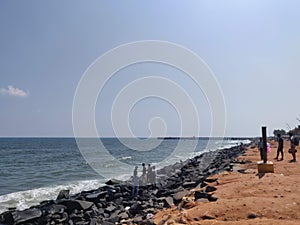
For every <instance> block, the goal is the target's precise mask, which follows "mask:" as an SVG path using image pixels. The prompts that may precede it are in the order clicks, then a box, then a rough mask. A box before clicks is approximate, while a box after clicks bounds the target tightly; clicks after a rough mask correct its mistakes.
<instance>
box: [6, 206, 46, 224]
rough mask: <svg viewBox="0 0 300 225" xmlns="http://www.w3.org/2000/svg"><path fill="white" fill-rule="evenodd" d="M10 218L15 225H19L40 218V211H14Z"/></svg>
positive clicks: (33, 209)
mask: <svg viewBox="0 0 300 225" xmlns="http://www.w3.org/2000/svg"><path fill="white" fill-rule="evenodd" d="M12 216H13V219H14V222H15V224H21V223H25V222H27V221H29V220H33V219H37V218H40V217H41V216H42V211H41V210H40V209H37V208H32V209H27V210H24V211H16V212H14V213H12Z"/></svg>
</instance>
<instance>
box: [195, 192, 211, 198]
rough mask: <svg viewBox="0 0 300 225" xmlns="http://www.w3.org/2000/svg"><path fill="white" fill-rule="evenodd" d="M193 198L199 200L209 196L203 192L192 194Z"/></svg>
mask: <svg viewBox="0 0 300 225" xmlns="http://www.w3.org/2000/svg"><path fill="white" fill-rule="evenodd" d="M194 197H195V200H197V199H200V198H208V197H209V195H208V194H207V193H205V192H201V191H196V192H195V193H194Z"/></svg>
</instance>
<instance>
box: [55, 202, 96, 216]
mask: <svg viewBox="0 0 300 225" xmlns="http://www.w3.org/2000/svg"><path fill="white" fill-rule="evenodd" d="M59 204H61V205H64V206H66V207H67V209H66V211H67V212H68V213H72V212H74V211H75V210H84V211H86V210H88V209H90V208H91V207H92V206H93V205H94V203H93V202H88V201H81V200H61V201H60V202H59Z"/></svg>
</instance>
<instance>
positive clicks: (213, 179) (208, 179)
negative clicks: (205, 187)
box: [205, 178, 218, 183]
mask: <svg viewBox="0 0 300 225" xmlns="http://www.w3.org/2000/svg"><path fill="white" fill-rule="evenodd" d="M217 181H218V178H206V179H205V182H207V183H213V182H217Z"/></svg>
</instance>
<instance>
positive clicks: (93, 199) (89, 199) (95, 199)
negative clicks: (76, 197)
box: [85, 191, 107, 203]
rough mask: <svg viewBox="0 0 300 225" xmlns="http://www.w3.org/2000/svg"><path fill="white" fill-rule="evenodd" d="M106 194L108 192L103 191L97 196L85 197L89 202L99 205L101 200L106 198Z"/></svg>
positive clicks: (96, 194)
mask: <svg viewBox="0 0 300 225" xmlns="http://www.w3.org/2000/svg"><path fill="white" fill-rule="evenodd" d="M106 194H107V191H102V192H99V193H95V194H89V195H87V196H85V199H86V200H87V201H90V202H94V203H97V202H99V201H100V199H102V198H104V197H105V195H106Z"/></svg>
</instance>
